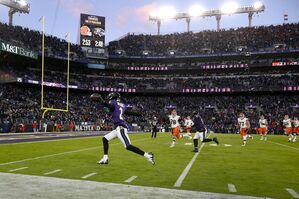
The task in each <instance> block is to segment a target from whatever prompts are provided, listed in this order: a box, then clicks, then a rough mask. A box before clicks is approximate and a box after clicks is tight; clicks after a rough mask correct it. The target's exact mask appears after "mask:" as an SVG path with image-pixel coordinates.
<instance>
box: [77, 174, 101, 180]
mask: <svg viewBox="0 0 299 199" xmlns="http://www.w3.org/2000/svg"><path fill="white" fill-rule="evenodd" d="M97 174H98V173H90V174H87V175H85V176H82V177H81V178H82V179H87V178H90V177H92V176H94V175H97Z"/></svg>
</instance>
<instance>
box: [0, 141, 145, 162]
mask: <svg viewBox="0 0 299 199" xmlns="http://www.w3.org/2000/svg"><path fill="white" fill-rule="evenodd" d="M143 140H147V138H146V139H140V140H134V142H137V141H143ZM118 144H122V143H121V142H120V143H114V144H111V145H118ZM99 147H101V146H100V145H99V146H96V147H90V148H85V149H79V150H74V151H67V152H62V153H54V154H50V155H44V156H39V157H35V158H27V159H23V160H16V161H12V162H5V163H1V164H0V166H5V165H10V164H16V163H20V162H27V161H32V160H38V159H43V158H49V157H54V156H60V155H66V154H72V153H78V152H83V151H89V150H95V149H98V148H99Z"/></svg>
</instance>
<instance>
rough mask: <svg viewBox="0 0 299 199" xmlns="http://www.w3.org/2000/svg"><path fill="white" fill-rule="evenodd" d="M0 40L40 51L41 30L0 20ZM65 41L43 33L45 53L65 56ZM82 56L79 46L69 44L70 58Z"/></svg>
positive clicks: (76, 58)
mask: <svg viewBox="0 0 299 199" xmlns="http://www.w3.org/2000/svg"><path fill="white" fill-rule="evenodd" d="M0 41H3V42H9V43H11V44H14V45H18V46H20V47H23V48H28V49H31V50H34V51H36V52H41V49H42V47H41V46H42V45H41V44H42V35H41V32H39V31H36V30H30V29H29V28H23V27H21V26H9V25H8V24H5V23H1V22H0ZM67 46H68V44H67V41H66V40H63V39H59V38H57V37H55V36H52V35H45V55H46V56H50V57H52V56H56V57H67ZM83 57H84V55H83V52H82V50H81V47H80V46H79V45H76V44H71V59H72V60H79V59H82V58H83Z"/></svg>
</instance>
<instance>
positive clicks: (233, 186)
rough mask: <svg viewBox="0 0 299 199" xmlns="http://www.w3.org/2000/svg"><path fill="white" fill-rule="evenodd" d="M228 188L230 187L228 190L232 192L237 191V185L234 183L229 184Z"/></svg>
mask: <svg viewBox="0 0 299 199" xmlns="http://www.w3.org/2000/svg"><path fill="white" fill-rule="evenodd" d="M227 188H228V191H229V192H231V193H236V192H237V189H236V186H235V185H234V184H228V185H227Z"/></svg>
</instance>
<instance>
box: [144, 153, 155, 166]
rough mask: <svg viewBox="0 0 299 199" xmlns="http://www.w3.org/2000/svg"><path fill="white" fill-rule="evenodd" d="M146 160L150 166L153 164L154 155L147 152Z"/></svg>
mask: <svg viewBox="0 0 299 199" xmlns="http://www.w3.org/2000/svg"><path fill="white" fill-rule="evenodd" d="M146 158H147V160H148V161H149V162H150V163H152V165H154V164H155V159H154V154H153V153H152V152H149V153H148V157H146Z"/></svg>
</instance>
